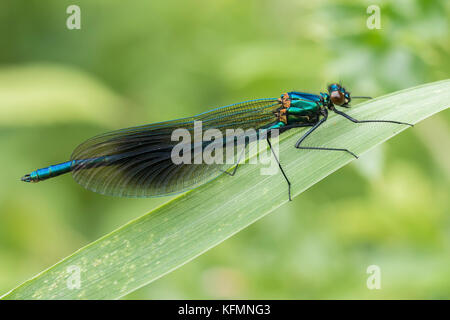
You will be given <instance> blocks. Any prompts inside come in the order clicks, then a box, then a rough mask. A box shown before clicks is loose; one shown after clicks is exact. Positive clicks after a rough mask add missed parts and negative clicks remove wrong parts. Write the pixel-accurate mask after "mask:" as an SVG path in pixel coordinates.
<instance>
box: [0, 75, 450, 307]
mask: <svg viewBox="0 0 450 320" xmlns="http://www.w3.org/2000/svg"><path fill="white" fill-rule="evenodd" d="M449 101H450V80H445V81H440V82H435V83H430V84H426V85H423V86H420V87H415V88H411V89H407V90H403V91H400V92H396V93H393V94H390V95H387V96H384V97H380V98H378V99H374V100H371V101H368V102H366V103H362V104H359V105H357V106H355V107H353V108H351V109H349V110H347V112H348V113H349V114H350V115H352V116H353V117H355V118H356V119H390V120H399V121H405V122H410V123H417V122H419V121H420V120H423V119H425V118H427V117H429V116H431V115H433V114H435V113H437V112H439V111H441V110H444V109H446V108H447V107H448V105H449ZM405 129H407V127H406V126H400V125H394V124H354V123H351V122H350V121H348V120H346V119H344V118H342V117H338V116H336V115H331V116H330V119H329V121H327V123H326V124H325V125H324V127H321V128H320V129H319V130H318V132H317V133H315V134H314V135H312V136H311V137H310V138H308V139H307V140H306V142H307V143H308V144H309V145H314V146H333V147H345V148H348V149H350V150H352V151H353V152H355V153H357V154H362V153H364V152H365V151H367V150H369V149H371V148H373V147H374V146H376V145H378V144H380V143H382V142H383V141H385V140H387V139H389V138H390V137H392V136H394V135H396V134H398V133H399V132H401V131H403V130H405ZM410 130H414V129H410ZM302 132H304V130H302V129H299V130H291V131H289V132H287V133H285V134H283V135H282V136H281V137H280V145H279V149H280V157H281V162H282V164H283V167H284V169H285V171H286V173H287V175H288V176H289V178H290V180H291V181H292V183H293V185H292V194H293V195H298V194H300V193H301V192H302V191H304V190H306V189H307V188H309V187H310V186H312V185H313V184H315V183H317V182H318V181H320V180H321V179H323V178H324V177H326V176H327V175H329V174H330V173H332V172H334V171H335V170H337V169H339V168H341V167H342V166H344V165H345V164H347V163H349V162H350V161H354V159H353V158H352V157H351V156H349V155H348V154H345V153H338V152H317V151H304V150H297V149H295V148H294V147H293V145H294V144H295V142H296V141H297V139H298V138H299V136H300V135H301V133H302ZM260 168H261V167H260V166H259V165H243V166H241V167H240V168H239V170H238V171H237V174H236V176H234V177H230V176H227V175H222V176H221V177H220V178H218V179H216V180H214V181H213V182H211V183H208V184H206V185H203V186H201V187H199V188H197V189H195V190H192V191H190V192H187V193H185V194H182V195H180V196H178V197H176V198H175V199H173V200H171V201H169V202H168V203H166V204H164V205H162V206H161V207H159V208H157V209H155V210H153V211H152V212H150V213H148V214H146V215H144V216H142V217H140V218H138V219H136V220H134V221H131V222H129V223H128V224H126V225H124V226H122V227H121V228H119V229H117V230H115V231H113V232H111V233H110V234H108V235H106V236H104V237H102V238H101V239H99V240H97V241H95V242H93V243H91V244H89V245H88V246H86V247H84V248H82V249H80V250H78V251H77V252H75V253H74V254H73V255H71V256H69V257H67V258H65V259H63V260H61V261H60V262H59V263H57V264H56V265H54V266H52V267H51V268H49V269H47V270H45V271H43V272H42V273H40V274H38V275H36V276H35V277H34V278H32V279H30V280H28V281H27V282H25V283H23V284H22V285H20V286H19V287H17V288H15V289H13V290H12V291H10V292H9V293H7V294H5V295H4V296H3V297H2V298H4V299H116V298H120V297H122V296H124V295H126V294H127V293H130V292H132V291H134V290H136V289H137V288H139V287H141V286H143V285H145V284H148V283H149V282H151V281H153V280H155V279H157V278H159V277H162V276H163V275H165V274H167V273H168V272H170V271H172V270H174V269H176V268H178V267H180V266H181V265H183V264H185V263H187V262H188V261H190V260H192V259H194V258H195V257H197V256H198V255H200V254H202V253H203V252H205V251H207V250H208V249H210V248H212V247H214V246H215V245H217V244H219V243H220V242H222V241H224V240H225V239H227V238H228V237H230V236H231V235H233V234H234V233H236V232H238V231H240V230H242V229H243V228H245V227H246V226H248V225H249V224H251V223H253V222H255V221H256V220H258V219H260V218H261V217H263V216H265V215H266V214H268V213H269V212H271V211H274V210H275V209H276V208H278V207H279V206H281V205H282V204H284V203H286V202H287V186H286V182H285V181H284V179H283V177H282V176H281V174H277V175H272V176H263V175H261V174H260ZM130 201H133V200H130ZM299 214H301V212H300V213H299ZM293 236H295V235H293ZM70 266H77V267H79V268H80V270H81V284H80V285H81V286H80V288H79V289H69V287H68V285H67V284H68V281H70V279H71V278H70V277H71V272H69V271H68V268H69V267H70Z"/></svg>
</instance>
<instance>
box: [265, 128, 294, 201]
mask: <svg viewBox="0 0 450 320" xmlns="http://www.w3.org/2000/svg"><path fill="white" fill-rule="evenodd" d="M267 144H268V145H269V147H270V150H272V154H273V156H274V158H275V160H276V161H277V163H278V167H280V170H281V173H282V174H283V176H284V179H286V182H287V184H288V193H289V201H292V199H291V182H290V181H289V179H288V177H287V175H286V173H284V170H283V167H282V166H281V163H280V161H279V160H278V158H277V155H276V154H275V151H273V148H272V144H271V143H270V138H269V136H267Z"/></svg>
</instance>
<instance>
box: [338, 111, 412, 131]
mask: <svg viewBox="0 0 450 320" xmlns="http://www.w3.org/2000/svg"><path fill="white" fill-rule="evenodd" d="M333 111H334V112H336V113H337V114H338V115H341V116H343V117H344V118H346V119H348V120H350V121H351V122H354V123H368V122H385V123H395V124H404V125H407V126H411V127H414V125H413V124H411V123H407V122H401V121H394V120H356V119H355V118H352V117H351V116H349V115H348V114H346V113H344V112H342V111H339V110H337V109H336V108H335V109H333Z"/></svg>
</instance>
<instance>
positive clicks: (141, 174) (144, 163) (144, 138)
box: [71, 99, 280, 197]
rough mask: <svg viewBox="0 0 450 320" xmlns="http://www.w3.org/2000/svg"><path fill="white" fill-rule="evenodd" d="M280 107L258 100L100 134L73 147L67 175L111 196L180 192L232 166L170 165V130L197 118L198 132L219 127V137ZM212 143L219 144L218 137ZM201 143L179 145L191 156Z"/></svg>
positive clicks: (261, 121)
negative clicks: (196, 146) (190, 153)
mask: <svg viewBox="0 0 450 320" xmlns="http://www.w3.org/2000/svg"><path fill="white" fill-rule="evenodd" d="M279 106H280V105H279V102H278V99H257V100H251V101H246V102H242V103H238V104H233V105H229V106H225V107H222V108H218V109H214V110H212V111H208V112H205V113H201V114H199V115H196V116H194V117H189V118H183V119H178V120H172V121H166V122H159V123H155V124H149V125H144V126H138V127H133V128H127V129H122V130H117V131H113V132H109V133H105V134H102V135H99V136H96V137H94V138H91V139H89V140H87V141H86V142H84V143H82V144H81V145H79V146H78V147H77V148H76V149H75V151H74V152H73V154H72V157H71V160H75V163H76V165H75V166H74V168H73V171H72V175H73V177H74V179H75V180H76V181H77V182H78V183H79V184H80V185H82V186H83V187H85V188H86V189H89V190H91V191H94V192H98V193H101V194H106V195H112V196H121V197H154V196H162V195H169V194H173V193H178V192H182V191H185V190H188V189H191V188H194V187H196V186H198V185H200V184H203V183H205V182H207V181H210V180H212V179H214V178H215V177H217V176H218V175H220V174H221V173H222V170H226V169H228V168H230V167H231V166H233V164H224V163H218V164H216V163H213V164H205V163H203V162H202V163H200V164H193V163H192V162H191V164H186V163H181V164H175V163H174V161H172V157H171V154H172V150H173V148H174V146H175V145H177V144H179V141H172V139H171V137H172V133H173V131H174V130H175V129H187V130H188V131H189V132H193V130H194V121H201V124H202V129H203V132H204V131H205V130H208V129H219V130H220V131H221V132H222V133H223V135H224V136H225V130H226V129H238V128H240V129H243V130H247V129H250V128H253V129H255V130H256V129H258V128H261V127H264V126H267V125H268V124H270V123H273V122H274V121H276V117H275V116H274V114H273V111H274V110H276V109H277V108H278V107H279ZM213 141H214V140H213ZM214 143H215V144H218V143H219V144H220V146H223V141H222V140H221V141H215V142H214ZM206 145H208V143H203V144H202V148H200V149H198V148H195V147H194V145H193V144H191V143H189V146H186V145H184V147H187V148H188V149H189V151H191V152H192V159H194V157H195V156H196V155H198V153H199V152H202V151H203V150H204V147H206ZM216 147H217V146H216ZM224 149H225V148H223V150H224ZM219 152H222V151H219ZM236 158H237V157H236Z"/></svg>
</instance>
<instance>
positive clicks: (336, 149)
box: [295, 109, 358, 159]
mask: <svg viewBox="0 0 450 320" xmlns="http://www.w3.org/2000/svg"><path fill="white" fill-rule="evenodd" d="M327 118H328V111H326V109H324V117H323V118H322V119H320V120H319V121H318V122H317V123H316V124H315V125H314V126H313V127H312V128H311V129H309V130H308V131H307V132H306V133H305V134H304V135H303V136H302V137H301V138H300V139H299V140H298V141H297V143H296V144H295V147H296V148H297V149H306V150H326V151H344V152H347V153H349V154H351V155H352V156H354V157H355V158H356V159H358V156H357V155H356V154H354V153H353V152H351V151H350V150H348V149H343V148H326V147H302V146H300V144H301V143H302V142H303V141H304V140H305V139H306V137H308V136H309V135H310V134H311V133H312V132H313V131H314V130H316V129H317V128H318V127H320V125H321V124H323V123H324V122H325V121H327Z"/></svg>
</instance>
